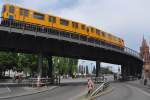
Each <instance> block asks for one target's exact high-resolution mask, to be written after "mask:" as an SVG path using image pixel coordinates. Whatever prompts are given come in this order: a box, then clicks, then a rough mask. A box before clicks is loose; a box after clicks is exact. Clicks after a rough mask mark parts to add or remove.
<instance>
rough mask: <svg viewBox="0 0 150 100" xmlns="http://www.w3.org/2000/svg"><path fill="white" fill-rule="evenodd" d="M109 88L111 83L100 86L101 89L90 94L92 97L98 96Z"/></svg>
mask: <svg viewBox="0 0 150 100" xmlns="http://www.w3.org/2000/svg"><path fill="white" fill-rule="evenodd" d="M109 86H110V83H109V82H104V83H102V84H100V85H99V87H98V88H96V89H95V90H94V91H93V92H92V93H91V94H90V96H95V95H97V94H98V93H100V92H103V91H105V90H106V88H108V87H109Z"/></svg>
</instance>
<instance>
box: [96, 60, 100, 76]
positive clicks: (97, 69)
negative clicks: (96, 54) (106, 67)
mask: <svg viewBox="0 0 150 100" xmlns="http://www.w3.org/2000/svg"><path fill="white" fill-rule="evenodd" d="M99 76H100V61H99V60H97V61H96V77H99Z"/></svg>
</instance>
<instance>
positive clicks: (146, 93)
mask: <svg viewBox="0 0 150 100" xmlns="http://www.w3.org/2000/svg"><path fill="white" fill-rule="evenodd" d="M127 86H128V87H130V88H134V89H136V90H138V91H139V92H141V93H143V94H145V95H147V96H150V93H148V92H145V91H143V90H142V89H139V88H137V87H134V86H130V85H127Z"/></svg>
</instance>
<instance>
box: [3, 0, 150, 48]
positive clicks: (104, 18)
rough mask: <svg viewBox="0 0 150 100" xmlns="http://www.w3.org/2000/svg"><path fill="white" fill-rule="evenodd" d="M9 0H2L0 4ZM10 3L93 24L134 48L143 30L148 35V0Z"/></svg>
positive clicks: (149, 18)
mask: <svg viewBox="0 0 150 100" xmlns="http://www.w3.org/2000/svg"><path fill="white" fill-rule="evenodd" d="M10 1H11V0H2V1H1V3H0V7H1V5H2V4H4V3H6V2H10ZM11 3H14V4H16V5H20V6H23V7H25V8H30V9H35V10H38V11H41V12H45V13H50V14H54V15H58V16H62V17H65V18H69V19H72V20H75V21H80V22H83V23H86V24H88V25H92V26H96V27H98V28H100V29H102V30H105V31H107V32H111V33H113V34H114V35H116V36H119V37H121V38H123V39H124V40H125V44H126V46H127V47H130V48H132V49H134V50H136V51H138V50H139V46H140V44H141V39H142V36H143V34H144V35H145V37H150V34H149V32H150V28H149V26H150V13H149V9H150V6H149V4H150V1H149V0H75V1H74V0H44V1H43V0H32V1H31V0H14V1H11ZM147 39H148V38H147Z"/></svg>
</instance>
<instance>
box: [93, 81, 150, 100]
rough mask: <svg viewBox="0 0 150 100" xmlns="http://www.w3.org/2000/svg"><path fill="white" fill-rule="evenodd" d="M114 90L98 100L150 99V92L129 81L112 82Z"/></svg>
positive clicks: (97, 99)
mask: <svg viewBox="0 0 150 100" xmlns="http://www.w3.org/2000/svg"><path fill="white" fill-rule="evenodd" d="M112 87H113V91H112V92H110V93H108V94H106V95H103V96H101V97H98V98H96V100H150V93H148V92H146V91H144V90H143V89H140V88H138V87H136V86H133V85H130V84H128V83H112Z"/></svg>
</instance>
